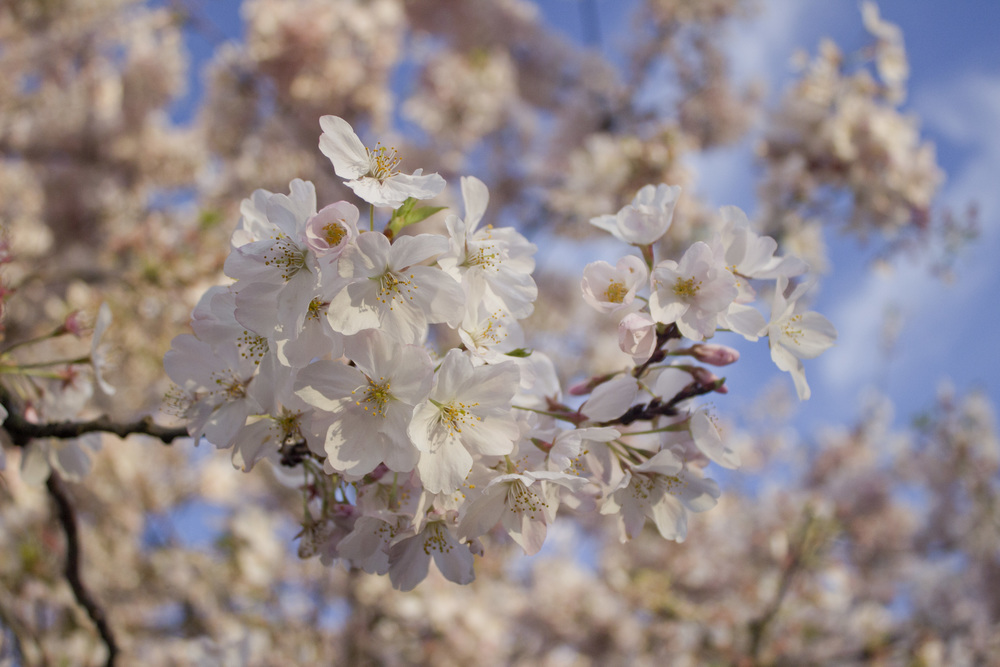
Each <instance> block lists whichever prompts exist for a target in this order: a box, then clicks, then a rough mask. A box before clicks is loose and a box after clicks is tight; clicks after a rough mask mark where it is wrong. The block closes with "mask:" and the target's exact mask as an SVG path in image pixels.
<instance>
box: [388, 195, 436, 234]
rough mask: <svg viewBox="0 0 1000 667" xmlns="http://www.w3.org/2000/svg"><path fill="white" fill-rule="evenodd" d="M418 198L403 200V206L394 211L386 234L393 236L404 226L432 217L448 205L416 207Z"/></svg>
mask: <svg viewBox="0 0 1000 667" xmlns="http://www.w3.org/2000/svg"><path fill="white" fill-rule="evenodd" d="M416 203H417V200H416V199H414V198H413V197H410V198H409V199H407V200H406V201H404V202H403V204H402V206H400V207H399V208H397V209H396V210H395V211H393V212H392V217H391V218H390V219H389V224H388V226H387V227H386V228H385V232H386V236H388V237H389V238H393V237H394V236H396V234H398V233H399V230H401V229H402V228H403V227H406V226H408V225H412V224H415V223H418V222H421V221H423V220H426V219H427V218H429V217H431V216H432V215H434V214H435V213H437V212H438V211H443V210H444V209H446V208H448V207H447V206H421V207H420V208H414V205H415V204H416Z"/></svg>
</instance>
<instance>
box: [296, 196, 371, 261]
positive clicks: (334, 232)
mask: <svg viewBox="0 0 1000 667" xmlns="http://www.w3.org/2000/svg"><path fill="white" fill-rule="evenodd" d="M305 232H306V238H305V241H306V245H308V246H309V248H310V249H311V250H312V251H313V252H314V253H316V256H317V257H325V258H328V259H333V258H336V257H339V256H340V254H341V253H342V252H344V248H346V247H347V246H348V245H349V244H350V243H351V242H352V241H353V240H354V239H355V238H357V236H358V207H357V206H355V205H354V204H352V203H350V202H346V201H338V202H335V203H333V204H330V205H329V206H324V207H323V208H322V209H321V210H320V211H319V212H318V213H316V215H314V216H312V217H311V218H309V220H308V221H306V229H305Z"/></svg>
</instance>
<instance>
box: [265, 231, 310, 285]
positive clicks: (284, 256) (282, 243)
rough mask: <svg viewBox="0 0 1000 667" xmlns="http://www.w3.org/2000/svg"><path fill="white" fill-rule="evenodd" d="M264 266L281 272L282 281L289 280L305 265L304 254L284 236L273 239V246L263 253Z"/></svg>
mask: <svg viewBox="0 0 1000 667" xmlns="http://www.w3.org/2000/svg"><path fill="white" fill-rule="evenodd" d="M264 265H265V266H272V267H274V268H276V269H278V270H279V271H280V272H281V279H282V280H285V281H287V280H291V278H292V276H294V275H295V274H296V273H298V272H299V269H302V268H303V267H305V265H306V254H305V252H304V251H303V250H302V248H300V247H298V246H297V245H295V244H294V243H292V240H291V239H289V238H288V237H287V236H285V235H283V234H282V235H281V236H279V237H277V238H276V239H274V244H272V245H271V247H270V248H268V250H267V252H265V253H264Z"/></svg>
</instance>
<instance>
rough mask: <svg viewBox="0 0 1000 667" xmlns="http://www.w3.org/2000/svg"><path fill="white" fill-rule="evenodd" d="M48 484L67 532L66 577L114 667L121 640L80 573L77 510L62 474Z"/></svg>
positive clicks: (60, 521)
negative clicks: (98, 634)
mask: <svg viewBox="0 0 1000 667" xmlns="http://www.w3.org/2000/svg"><path fill="white" fill-rule="evenodd" d="M45 486H46V488H47V489H48V490H49V495H50V496H52V499H53V500H54V501H55V503H56V510H57V515H58V517H59V523H60V524H61V525H62V529H63V532H64V533H65V534H66V568H65V573H66V580H67V581H68V582H69V585H70V588H72V589H73V596H74V597H75V598H76V601H77V602H79V603H80V605H81V606H82V607H83V608H84V609H86V610H87V615H89V616H90V618H91V620H93V621H94V625H96V626H97V632H98V633H100V635H101V639H102V640H103V641H104V644H105V645H106V646H107V647H108V661H107V663H106V664H107V665H108V667H113V665H114V664H115V658H116V656H117V655H118V643H117V642H116V641H115V635H114V632H112V630H111V626H110V625H109V624H108V619H107V615H106V614H105V613H104V609H102V608H101V606H100V605H99V604H97V601H96V600H94V598H93V596H91V594H90V591H88V590H87V587H86V586H85V585H84V583H83V578H82V576H81V574H80V536H79V532H78V531H77V524H76V512H75V511H74V510H73V503H72V501H71V499H70V496H69V490H68V489H67V488H66V484H65V482H63V480H62V477H60V476H59V473H57V472H56V471H55V470H53V471H52V472H51V474H50V475H49V478H48V480H47V481H46V482H45Z"/></svg>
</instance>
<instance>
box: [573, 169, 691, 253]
mask: <svg viewBox="0 0 1000 667" xmlns="http://www.w3.org/2000/svg"><path fill="white" fill-rule="evenodd" d="M680 193H681V188H680V186H678V185H674V186H668V185H664V184H660V185H656V186H653V185H646V186H644V187H642V188H641V189H640V190H639V192H638V193H636V195H635V198H634V199H633V200H632V203H630V204H628V205H626V206H625V207H623V208H622V209H621V210H620V211H618V213H617V214H616V215H601V216H598V217H596V218H591V219H590V224H592V225H594V226H595V227H599V228H601V229H603V230H605V231H607V232H610V233H611V234H613V235H614V236H615V237H616V238H618V239H620V240H622V241H624V242H625V243H630V244H632V245H637V246H645V245H650V244H651V243H655V242H656V241H658V240H659V239H660V237H661V236H663V235H664V234H666V233H667V229H669V228H670V223H671V222H673V217H674V206H676V204H677V198H678V197H679V196H680Z"/></svg>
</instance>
